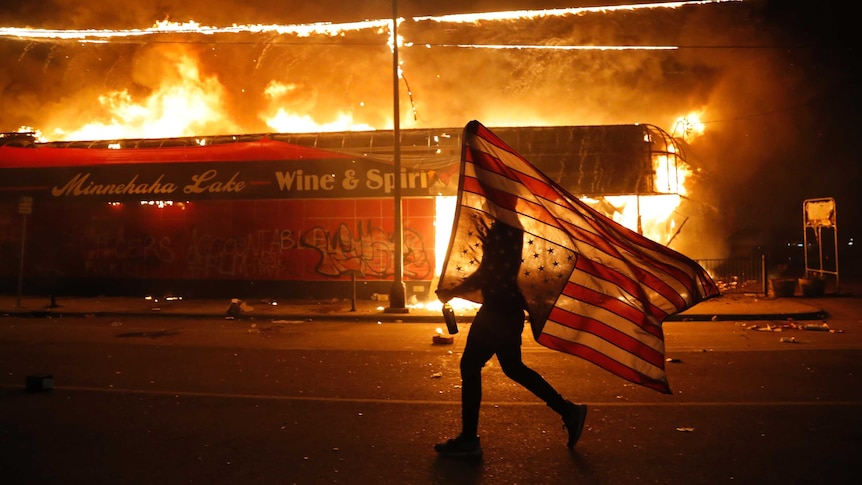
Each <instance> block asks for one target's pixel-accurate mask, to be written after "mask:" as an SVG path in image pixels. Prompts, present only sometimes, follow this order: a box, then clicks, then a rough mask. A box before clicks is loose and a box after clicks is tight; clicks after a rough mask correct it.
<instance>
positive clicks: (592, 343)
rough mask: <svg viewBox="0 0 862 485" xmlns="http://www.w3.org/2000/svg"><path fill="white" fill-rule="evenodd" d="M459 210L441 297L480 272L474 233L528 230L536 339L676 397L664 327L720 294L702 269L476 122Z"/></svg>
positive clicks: (521, 280) (469, 136)
mask: <svg viewBox="0 0 862 485" xmlns="http://www.w3.org/2000/svg"><path fill="white" fill-rule="evenodd" d="M459 205H460V209H459V210H458V216H457V217H458V219H457V220H456V223H455V230H454V231H453V234H452V239H451V240H450V250H449V253H448V254H447V256H446V260H445V262H444V269H443V274H442V275H441V277H440V282H439V285H438V288H439V289H446V290H450V291H455V293H456V294H457V290H458V285H459V284H460V282H462V281H464V279H465V278H466V277H468V276H469V275H470V273H471V272H473V271H475V269H476V260H477V259H479V260H480V259H481V245H480V244H477V243H476V241H477V240H476V239H475V231H474V230H472V229H471V228H472V227H474V224H477V223H479V221H493V220H499V221H502V222H504V223H506V224H509V225H511V226H513V227H517V228H521V229H523V231H524V249H523V253H522V258H523V260H522V263H521V273H519V277H518V285H519V288H520V289H521V291H522V293H523V294H524V297H525V299H526V300H527V304H528V310H529V315H530V323H531V326H532V329H533V335H534V337H535V338H536V340H537V341H538V342H539V343H541V344H542V345H545V346H547V347H549V348H552V349H556V350H560V351H563V352H566V353H569V354H572V355H577V356H579V357H582V358H585V359H587V360H589V361H591V362H593V363H595V364H597V365H599V366H600V367H602V368H604V369H607V370H608V371H610V372H612V373H614V374H617V375H619V376H621V377H623V378H624V379H627V380H629V381H632V382H636V383H638V384H642V385H644V386H647V387H650V388H652V389H656V390H659V391H661V392H670V388H669V386H668V383H667V378H666V375H665V369H664V334H663V331H662V328H661V323H662V321H663V320H664V319H665V318H666V317H667V316H668V315H669V314H671V313H675V312H678V311H682V310H684V309H685V308H687V307H689V306H691V305H693V304H695V303H697V302H698V301H701V300H703V299H705V298H709V297H711V296H715V295H717V294H718V290H717V288H716V287H715V283H714V282H713V281H712V280H711V279H710V278H709V276H708V275H707V274H706V272H705V271H704V270H703V268H701V267H700V266H698V265H697V264H696V263H695V262H694V261H692V260H690V259H688V258H686V257H685V256H683V255H681V254H679V253H677V252H675V251H673V250H671V249H669V248H666V247H664V246H661V245H659V244H657V243H655V242H654V241H651V240H649V239H647V238H645V237H643V236H641V235H639V234H637V233H635V232H633V231H630V230H629V229H626V228H624V227H623V226H621V225H619V224H617V223H616V222H614V221H612V220H610V219H608V218H607V217H605V216H603V215H601V214H599V213H598V212H596V211H595V210H593V209H592V208H590V207H589V206H587V205H585V204H583V203H582V202H581V201H579V200H577V199H576V198H575V197H574V196H573V195H571V194H570V193H568V192H567V191H566V190H565V189H562V188H561V187H560V186H559V185H557V184H556V183H555V182H553V181H552V180H550V179H549V178H548V177H546V176H545V175H544V174H542V173H541V172H539V171H538V170H537V169H536V168H535V167H533V166H532V165H531V164H530V163H529V162H527V161H526V160H525V159H523V158H522V157H520V156H519V155H518V154H517V153H515V152H514V151H512V150H511V148H509V147H508V146H507V145H506V144H505V143H504V142H502V141H501V140H500V139H498V138H497V137H496V136H495V135H494V134H493V133H491V132H490V131H488V130H487V129H486V128H485V127H484V126H482V125H481V124H479V123H478V122H471V123H470V124H468V125H467V127H466V128H465V131H464V147H463V152H462V171H461V180H460V185H459ZM470 218H477V219H476V220H471V219H470ZM481 223H482V224H487V222H481ZM459 249H460V250H459ZM459 296H460V295H459ZM470 296H472V297H475V293H471V294H470Z"/></svg>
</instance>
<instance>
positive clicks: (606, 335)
mask: <svg viewBox="0 0 862 485" xmlns="http://www.w3.org/2000/svg"><path fill="white" fill-rule="evenodd" d="M564 306H567V305H566V302H564V301H563V302H559V303H558V304H557V306H555V307H554V309H553V310H552V311H551V315H550V318H549V320H550V321H553V322H557V323H559V324H560V326H561V327H565V328H566V329H568V330H571V331H573V332H572V333H571V335H572V336H574V335H576V333H575V332H587V334H588V335H594V336H596V337H598V338H601V339H603V340H605V341H607V342H610V343H612V344H613V346H612V347H609V349H611V350H612V351H617V350H618V349H621V350H624V351H626V352H630V353H633V354H636V355H638V356H639V357H640V358H642V359H643V360H645V361H647V362H649V363H650V364H652V365H656V366H660V365H662V361H663V360H664V345H663V341H662V339H661V337H657V336H655V335H652V337H651V338H649V337H648V335H644V332H639V333H636V332H633V330H634V329H636V328H637V327H632V326H630V325H625V322H624V321H623V319H622V318H617V315H615V314H614V313H612V312H607V311H602V309H601V307H598V306H595V305H590V304H585V303H582V304H580V305H571V306H572V307H574V308H575V309H577V310H578V312H577V313H575V312H567V311H566V310H564V309H563V307H564ZM547 331H548V329H545V333H547Z"/></svg>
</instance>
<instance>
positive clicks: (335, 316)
mask: <svg viewBox="0 0 862 485" xmlns="http://www.w3.org/2000/svg"><path fill="white" fill-rule="evenodd" d="M231 303H232V301H231V300H229V299H224V300H221V299H212V300H202V299H192V300H187V299H183V298H181V297H173V298H171V297H168V298H161V299H158V300H154V299H147V298H135V297H92V298H86V297H62V298H56V299H55V300H54V302H53V304H54V305H53V306H52V302H51V299H50V298H49V297H47V296H27V295H24V296H22V297H21V298H20V304H19V301H18V297H17V296H15V295H0V316H13V315H14V316H27V317H62V316H156V315H159V316H174V317H188V318H240V319H266V320H277V319H285V320H306V321H312V320H324V319H325V320H342V321H381V322H417V323H434V322H442V316H441V313H440V303H439V302H431V303H429V304H428V306H423V305H418V306H417V305H408V308H407V309H400V311H399V309H392V308H389V302H388V301H372V300H356V301H355V302H353V301H351V300H349V299H347V300H345V299H341V300H339V299H333V300H313V301H310V300H285V301H275V300H254V299H251V300H245V301H241V302H240V303H239V304H234V305H233V306H232V305H231ZM237 310H238V311H237ZM455 313H456V315H457V316H458V320H459V321H460V322H470V321H471V320H472V318H473V317H474V316H475V313H476V308H472V309H466V310H456V312H455ZM823 317H824V311H823V310H822V309H820V308H818V307H815V306H812V305H811V304H809V303H806V301H805V299H802V298H795V297H791V298H772V297H764V296H762V295H753V294H728V295H722V296H720V297H718V298H714V299H711V300H707V301H704V302H701V303H698V304H697V305H695V306H693V307H692V308H689V309H688V310H686V311H684V312H681V313H678V314H676V315H671V316H670V317H669V318H668V319H667V321H719V320H786V319H795V320H815V319H821V318H823Z"/></svg>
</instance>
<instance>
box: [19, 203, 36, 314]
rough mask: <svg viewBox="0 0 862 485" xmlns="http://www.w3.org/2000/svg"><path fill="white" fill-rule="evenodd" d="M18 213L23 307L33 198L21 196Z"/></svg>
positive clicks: (20, 291)
mask: <svg viewBox="0 0 862 485" xmlns="http://www.w3.org/2000/svg"><path fill="white" fill-rule="evenodd" d="M18 213H19V214H21V259H20V261H19V266H18V301H17V305H18V307H19V308H20V307H21V293H22V289H23V287H24V248H25V247H27V216H28V215H30V214H32V213H33V198H32V197H29V196H21V198H19V199H18Z"/></svg>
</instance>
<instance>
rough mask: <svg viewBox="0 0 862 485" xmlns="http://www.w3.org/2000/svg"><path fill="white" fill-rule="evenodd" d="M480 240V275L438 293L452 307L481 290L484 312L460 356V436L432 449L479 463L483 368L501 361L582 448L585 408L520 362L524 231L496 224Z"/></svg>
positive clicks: (571, 442) (570, 441) (479, 314)
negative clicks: (456, 298) (460, 297)
mask: <svg viewBox="0 0 862 485" xmlns="http://www.w3.org/2000/svg"><path fill="white" fill-rule="evenodd" d="M484 233H485V234H484V236H483V237H482V242H483V256H482V262H481V263H480V265H479V268H478V269H477V270H476V272H475V273H474V274H473V275H471V276H470V277H468V278H467V279H466V280H465V281H464V282H463V284H461V285H460V286H458V287H457V289H456V290H449V291H445V290H438V291H437V296H438V298H439V299H440V300H441V301H443V302H444V303H445V302H448V301H449V300H451V299H452V298H454V296H455V292H456V291H457V292H459V293H461V292H469V291H474V290H480V291H481V294H482V306H481V307H480V308H479V311H478V312H477V313H476V316H475V318H474V319H473V323H472V325H471V326H470V331H469V333H468V334H467V343H466V345H465V347H464V353H463V354H462V355H461V362H460V368H461V433H460V434H459V435H458V436H457V437H455V438H452V439H449V440H447V441H445V442H442V443H438V444H436V445H434V449H435V450H436V451H437V453H439V454H440V456H444V457H449V458H479V457H481V456H482V446H481V443H480V440H479V434H478V428H479V408H480V406H481V402H482V368H483V367H484V366H485V364H486V363H487V362H488V361H489V360H490V359H491V357H493V356H494V355H496V356H497V360H498V361H499V363H500V367H501V368H502V370H503V373H504V374H505V375H506V376H507V377H508V378H510V379H512V380H513V381H515V382H517V383H518V384H520V385H522V386H523V387H524V388H526V389H527V390H529V391H530V392H532V393H533V394H535V395H536V396H537V397H538V398H539V399H541V400H543V401H544V402H545V403H546V404H547V405H548V407H550V408H551V409H552V410H554V411H555V412H556V413H557V414H559V415H560V416H561V417H562V420H563V426H564V427H565V428H566V430H567V431H568V442H567V446H568V447H569V448H572V447H574V446H575V444H576V443H577V442H578V439H579V438H580V436H581V432H582V431H583V428H584V422H585V420H586V416H587V406H586V405H585V404H574V403H572V402H571V401H569V400H567V399H565V398H563V396H562V395H560V393H559V392H557V390H556V389H555V388H554V387H553V386H552V385H551V384H549V383H548V382H547V381H546V380H545V379H544V378H543V377H542V376H541V375H540V374H539V373H538V372H536V371H535V370H533V369H531V368H530V367H528V366H527V365H526V364H525V363H524V362H523V360H522V358H521V335H522V333H523V331H524V321H525V311H527V303H526V301H525V300H524V297H523V295H522V293H521V291H520V290H519V289H518V284H517V278H518V271H519V268H520V266H521V250H522V247H523V243H524V240H523V239H524V238H523V234H524V233H523V231H522V230H521V229H517V228H515V227H512V226H510V225H507V224H504V223H502V222H499V221H497V222H494V223H493V224H492V225H491V227H490V228H488V229H486V230H485V231H484Z"/></svg>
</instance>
